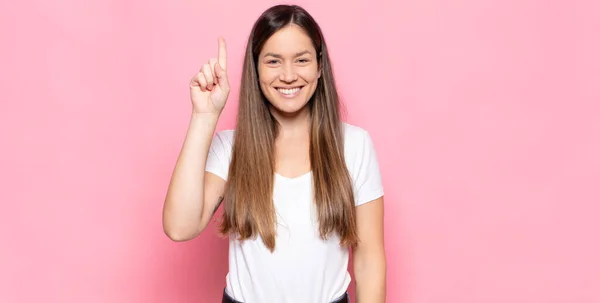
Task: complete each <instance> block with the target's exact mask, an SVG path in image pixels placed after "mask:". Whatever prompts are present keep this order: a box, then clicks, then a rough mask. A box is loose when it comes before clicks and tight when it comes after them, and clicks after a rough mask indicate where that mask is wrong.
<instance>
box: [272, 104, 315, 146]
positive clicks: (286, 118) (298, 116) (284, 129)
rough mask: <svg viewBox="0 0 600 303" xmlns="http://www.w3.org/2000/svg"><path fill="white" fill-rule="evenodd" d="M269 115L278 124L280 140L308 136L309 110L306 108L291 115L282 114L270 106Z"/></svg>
mask: <svg viewBox="0 0 600 303" xmlns="http://www.w3.org/2000/svg"><path fill="white" fill-rule="evenodd" d="M271 113H272V114H273V117H275V119H276V120H277V122H278V123H279V137H280V138H289V137H298V136H306V135H308V134H309V132H310V108H309V107H308V106H305V107H304V108H302V109H301V110H300V111H298V112H295V113H292V114H288V113H282V112H281V111H278V110H277V109H276V108H274V107H273V106H271Z"/></svg>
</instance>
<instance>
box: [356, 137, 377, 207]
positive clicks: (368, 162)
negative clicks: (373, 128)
mask: <svg viewBox="0 0 600 303" xmlns="http://www.w3.org/2000/svg"><path fill="white" fill-rule="evenodd" d="M359 142H361V143H360V147H359V148H358V150H357V155H356V160H357V162H358V163H356V164H357V166H356V168H357V172H356V179H355V191H356V193H355V199H356V201H355V204H356V206H359V205H362V204H365V203H367V202H370V201H373V200H375V199H377V198H379V197H382V196H383V184H382V181H381V173H380V170H379V162H378V160H377V153H376V152H375V146H374V144H373V141H372V139H371V136H370V135H369V133H368V132H367V131H363V132H362V138H361V140H359Z"/></svg>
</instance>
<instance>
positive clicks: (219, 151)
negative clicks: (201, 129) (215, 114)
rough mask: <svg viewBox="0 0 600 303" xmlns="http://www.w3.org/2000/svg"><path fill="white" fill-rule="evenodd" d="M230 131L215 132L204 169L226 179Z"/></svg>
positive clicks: (230, 145)
mask: <svg viewBox="0 0 600 303" xmlns="http://www.w3.org/2000/svg"><path fill="white" fill-rule="evenodd" d="M231 147H232V132H231V131H222V132H218V133H216V134H215V136H214V137H213V139H212V142H211V143H210V148H209V150H208V157H207V159H206V169H205V171H207V172H210V173H213V174H215V175H217V176H219V177H221V178H222V179H223V180H227V175H228V174H229V163H230V161H231Z"/></svg>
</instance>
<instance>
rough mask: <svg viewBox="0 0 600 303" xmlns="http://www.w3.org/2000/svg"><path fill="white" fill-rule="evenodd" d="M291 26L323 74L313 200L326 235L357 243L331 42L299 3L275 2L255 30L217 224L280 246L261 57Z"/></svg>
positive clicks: (314, 134) (271, 128) (316, 100)
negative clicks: (297, 29) (302, 37)
mask: <svg viewBox="0 0 600 303" xmlns="http://www.w3.org/2000/svg"><path fill="white" fill-rule="evenodd" d="M290 24H294V25H297V26H299V27H300V28H301V29H303V30H304V32H305V33H306V34H307V35H308V36H309V37H310V38H311V40H312V43H313V46H314V48H315V50H316V52H317V53H316V54H315V55H316V57H317V62H318V66H319V69H320V70H321V77H320V78H319V79H318V84H317V87H316V90H315V93H314V94H313V96H312V98H311V99H310V101H309V103H308V106H309V108H310V119H311V126H310V162H311V170H312V176H313V189H314V199H315V203H316V209H317V214H318V220H319V231H320V235H321V238H322V239H327V238H328V237H329V236H331V234H332V233H335V234H336V235H337V236H338V237H339V238H340V244H341V245H346V246H354V245H356V243H357V242H358V237H357V234H356V218H355V216H356V215H355V204H354V193H353V187H352V181H351V178H350V174H349V173H348V169H347V167H346V163H345V160H344V137H343V135H344V129H343V124H342V120H341V104H340V100H339V96H338V93H337V90H336V85H335V81H334V77H333V71H332V67H331V62H330V60H329V54H328V52H327V45H326V44H325V39H324V38H323V34H322V32H321V28H320V27H319V25H318V24H317V22H316V21H315V20H314V19H313V17H312V16H311V15H310V14H309V13H308V12H307V11H306V10H304V9H303V8H301V7H299V6H296V5H277V6H273V7H271V8H269V9H268V10H266V11H265V12H264V13H263V14H262V15H261V16H260V17H259V18H258V20H257V21H256V22H255V24H254V26H253V27H252V31H251V33H250V36H249V39H248V42H247V47H246V52H245V56H244V66H243V71H242V83H241V87H240V96H239V97H240V98H239V107H238V114H237V125H236V130H235V134H234V142H233V151H232V159H231V164H230V168H229V175H228V176H229V177H228V179H227V183H226V186H225V193H224V212H223V217H222V220H221V222H220V228H219V230H220V232H221V234H223V235H228V234H237V235H238V238H239V240H245V239H249V238H255V237H256V236H259V235H260V237H261V238H262V240H263V242H264V244H265V245H266V246H267V247H268V248H269V249H270V250H271V251H273V250H274V249H275V235H276V224H277V222H276V214H275V206H274V204H273V186H274V182H275V180H274V178H275V138H276V137H277V135H278V129H279V125H278V122H277V120H276V119H275V118H274V117H273V115H272V114H271V112H270V110H269V101H268V100H267V99H266V98H265V96H264V95H263V93H262V91H261V89H260V86H259V79H258V71H257V62H258V55H259V53H260V52H261V50H262V48H263V46H264V44H265V42H266V41H267V40H268V39H269V38H270V37H271V36H272V35H273V34H274V33H275V32H277V31H279V30H280V29H282V28H284V27H285V26H288V25H290Z"/></svg>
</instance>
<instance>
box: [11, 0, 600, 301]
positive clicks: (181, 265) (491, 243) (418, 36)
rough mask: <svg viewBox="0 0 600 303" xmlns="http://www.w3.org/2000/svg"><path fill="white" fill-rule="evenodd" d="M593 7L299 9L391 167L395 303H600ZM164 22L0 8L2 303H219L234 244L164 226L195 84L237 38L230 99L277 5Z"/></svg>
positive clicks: (599, 25)
mask: <svg viewBox="0 0 600 303" xmlns="http://www.w3.org/2000/svg"><path fill="white" fill-rule="evenodd" d="M559 2H562V3H559ZM593 2H594V1H591V0H590V1H541V0H539V1H514V0H513V1H499V0H497V1H475V0H471V1H430V0H422V1H392V0H380V1H372V0H370V1H367V0H346V1H299V3H300V4H302V5H303V6H305V7H306V8H307V9H309V11H311V12H312V13H313V14H314V16H315V17H316V18H317V19H318V21H319V22H320V23H321V24H322V26H323V28H324V31H325V34H326V36H327V39H328V42H329V44H330V48H331V50H332V56H333V59H334V64H335V66H334V67H335V71H336V74H337V77H338V82H339V83H340V87H341V90H342V92H343V96H344V97H345V100H346V102H347V105H348V111H349V121H350V122H351V123H355V124H358V125H360V126H362V127H364V128H366V129H368V130H369V131H370V132H371V134H372V136H373V139H374V141H375V144H376V147H377V149H378V153H379V157H380V161H381V163H382V170H383V174H384V176H383V177H384V182H385V187H386V193H387V194H386V202H387V207H386V246H387V252H388V258H389V261H388V268H389V274H388V281H389V282H388V286H389V288H388V289H389V300H388V302H403V303H437V302H440V303H442V302H444V303H454V302H456V303H458V302H461V303H465V302H469V303H470V302H472V303H492V302H502V303H504V302H527V303H533V302H543V303H550V302H574V303H575V302H576V303H588V302H590V303H592V302H600V258H599V256H600V244H599V243H600V242H599V241H598V240H597V239H598V231H599V230H600V223H598V222H599V221H598V220H597V217H598V214H599V213H600V206H599V205H600V194H599V190H598V189H597V185H598V181H600V176H599V175H600V160H599V159H600V158H599V156H598V155H600V122H599V120H600V106H599V103H598V102H599V101H600V89H599V86H600V59H599V56H598V54H600V43H599V41H600V40H599V39H598V33H599V32H600V5H598V2H597V1H595V3H593ZM166 3H167V1H140V0H136V1H116V0H111V1H108V0H104V1H75V0H61V1H40V0H38V1H35V0H29V1H12V2H8V1H6V2H3V3H2V4H1V5H0V38H1V41H2V42H1V44H2V46H1V47H0V52H1V55H0V69H1V72H0V86H1V87H0V88H1V89H0V101H1V103H0V132H1V136H0V138H1V141H2V149H1V157H0V167H1V171H0V178H1V179H0V181H1V183H0V184H1V187H2V190H1V193H2V196H1V197H2V211H1V212H0V216H1V217H0V222H1V223H0V224H2V226H1V227H2V228H1V229H0V230H1V234H0V235H1V238H2V241H3V244H2V248H1V249H0V302H7V303H8V302H61V303H64V302H123V303H124V302H128V303H129V302H144V303H155V302H218V298H219V296H220V295H221V291H222V287H223V286H224V275H225V273H226V270H227V268H226V257H227V256H226V249H227V247H226V242H225V241H223V240H220V239H219V238H217V237H216V236H215V233H214V232H207V233H206V234H204V235H202V236H201V237H199V238H198V239H196V240H194V241H191V242H188V243H173V242H170V241H169V240H168V239H167V237H166V236H165V235H164V234H163V233H162V229H161V221H160V220H161V208H162V203H163V198H164V195H165V191H166V187H167V184H168V181H169V177H170V173H171V170H172V168H173V165H174V162H175V158H176V156H177V153H178V152H179V148H180V146H181V143H182V140H183V136H184V134H185V130H186V127H187V123H188V117H189V114H190V103H189V97H188V86H187V85H188V80H189V78H190V77H191V75H192V74H194V73H195V72H196V70H197V69H198V68H199V67H200V65H201V64H202V63H204V61H205V60H206V59H207V58H208V57H209V56H214V55H215V54H216V53H215V52H216V50H217V44H216V42H217V36H218V35H223V36H225V37H226V39H227V42H228V46H229V58H231V59H230V63H229V67H230V75H231V77H232V82H233V83H238V81H239V77H240V68H241V61H242V52H243V47H244V43H245V40H246V36H247V34H248V33H249V31H250V26H251V24H252V22H253V21H254V20H255V18H256V17H257V16H258V14H259V13H260V12H261V11H262V10H264V9H265V8H267V7H268V6H269V5H271V4H274V3H275V2H274V1H266V0H262V1H242V0H239V1H231V0H229V1H211V2H207V1H190V0H186V1H170V4H166ZM217 3H218V4H217ZM250 3H252V4H250ZM234 9H239V10H238V11H236V12H234ZM237 92H238V86H237V85H235V86H234V88H233V92H232V96H236V95H237ZM234 99H235V98H232V100H231V102H230V103H229V105H228V107H227V109H226V112H225V114H224V117H223V119H222V120H221V121H220V125H219V129H223V128H229V127H232V125H233V118H234V114H235V104H236V102H237V100H234Z"/></svg>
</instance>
